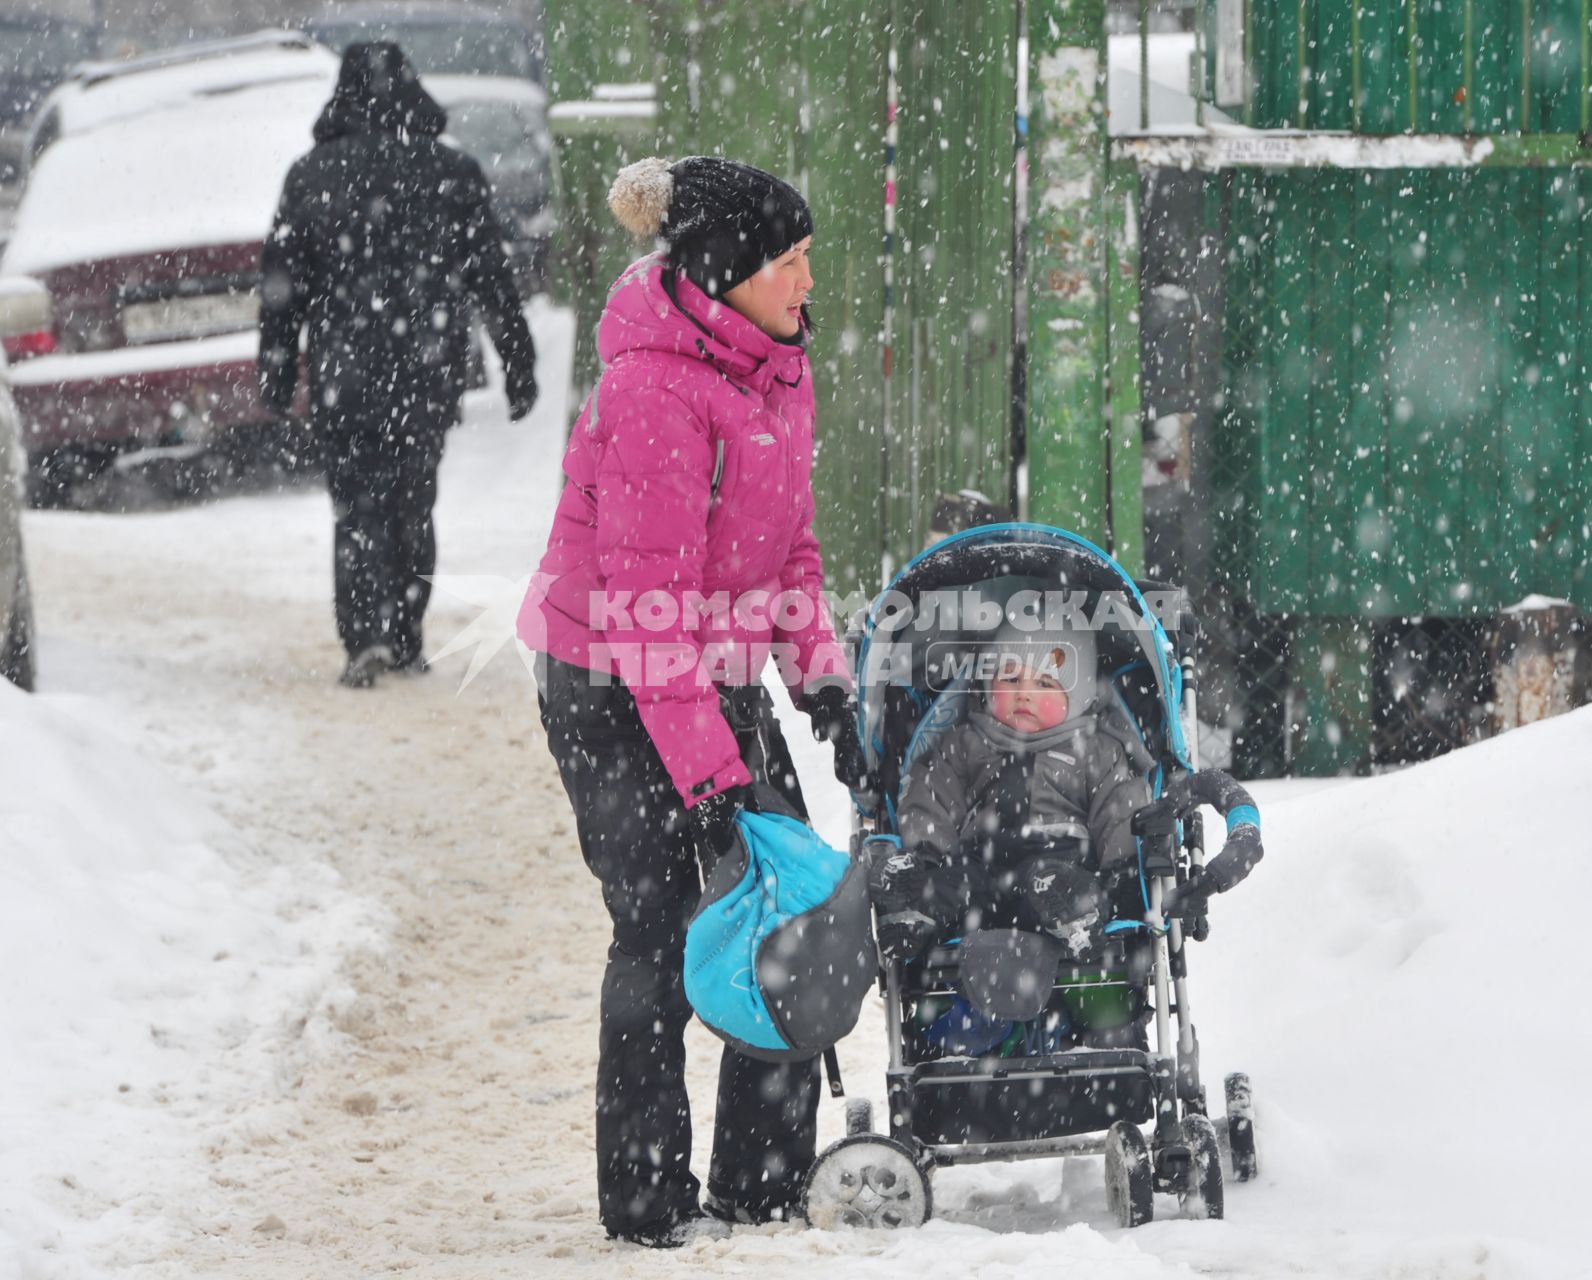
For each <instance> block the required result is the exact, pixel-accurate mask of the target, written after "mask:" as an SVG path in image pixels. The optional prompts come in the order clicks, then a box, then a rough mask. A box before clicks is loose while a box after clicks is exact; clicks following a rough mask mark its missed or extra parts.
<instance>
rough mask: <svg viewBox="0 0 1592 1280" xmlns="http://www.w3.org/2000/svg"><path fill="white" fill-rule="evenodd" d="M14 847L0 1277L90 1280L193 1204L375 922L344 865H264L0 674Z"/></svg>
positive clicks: (2, 877)
mask: <svg viewBox="0 0 1592 1280" xmlns="http://www.w3.org/2000/svg"><path fill="white" fill-rule="evenodd" d="M64 701H65V702H66V703H67V704H68V705H70V704H72V703H73V702H74V701H75V700H64ZM82 705H83V708H84V712H85V714H90V713H92V704H88V703H84V704H82ZM0 847H3V854H0V1080H4V1081H5V1088H4V1090H3V1093H0V1115H3V1119H0V1275H4V1276H6V1277H7V1278H8V1280H24V1278H28V1277H55V1276H67V1275H70V1276H74V1277H75V1276H81V1275H84V1274H88V1273H87V1272H85V1270H84V1264H83V1261H82V1260H83V1258H84V1256H85V1255H87V1254H98V1255H100V1256H102V1257H103V1256H105V1251H106V1250H107V1249H108V1248H110V1247H111V1246H113V1245H114V1249H115V1252H116V1255H117V1257H118V1259H119V1260H126V1261H136V1260H138V1259H139V1258H140V1257H141V1256H146V1251H147V1252H153V1250H154V1249H155V1248H156V1246H157V1245H158V1243H159V1241H160V1240H161V1239H162V1237H163V1235H164V1233H165V1232H166V1231H167V1230H168V1229H169V1226H170V1224H171V1223H172V1221H173V1220H174V1219H178V1218H180V1217H181V1211H180V1210H178V1209H177V1208H176V1207H177V1206H183V1205H188V1206H192V1205H193V1204H194V1203H195V1200H196V1193H197V1192H198V1191H200V1190H201V1189H203V1187H204V1185H205V1161H204V1159H203V1157H202V1155H201V1148H202V1145H203V1142H204V1140H205V1138H206V1136H207V1134H208V1133H213V1132H215V1130H216V1127H217V1125H218V1123H219V1122H220V1121H221V1119H222V1117H223V1115H224V1114H225V1112H226V1110H227V1108H228V1106H229V1103H231V1102H232V1101H234V1100H236V1099H240V1098H243V1097H245V1096H254V1097H258V1096H259V1095H260V1094H261V1093H262V1092H264V1093H266V1094H269V1093H270V1092H271V1091H272V1090H274V1089H277V1088H280V1087H281V1086H282V1085H283V1084H284V1083H286V1081H285V1080H284V1079H283V1076H284V1074H285V1073H291V1072H292V1071H293V1069H294V1063H295V1062H297V1061H298V1060H299V1058H300V1052H299V1050H300V1047H301V1046H302V1045H303V1044H304V1043H305V1032H306V1026H307V1024H308V1030H309V1032H310V1034H311V1037H312V1038H313V1036H314V1035H317V1034H324V1031H325V1027H324V1021H323V1020H320V1019H315V1020H310V1019H311V1015H312V1014H314V1013H315V1011H316V1010H317V1009H318V1008H324V1007H325V1005H326V1002H328V1001H331V1000H335V999H338V998H340V994H341V993H340V992H339V990H338V989H337V988H336V987H335V986H334V985H333V983H334V978H333V975H334V972H335V969H336V965H337V962H338V959H339V955H340V946H341V945H343V944H348V943H350V942H352V941H354V940H355V939H362V938H366V937H368V936H369V935H368V933H367V923H366V918H365V916H364V910H363V908H362V907H360V906H359V905H358V904H356V903H355V902H354V901H352V900H351V899H349V898H347V897H346V896H345V895H343V894H342V893H341V892H340V891H339V890H338V888H337V887H336V884H335V877H334V876H333V874H332V873H331V872H330V871H329V870H326V869H324V868H321V867H318V866H316V865H314V864H308V865H302V864H301V865H299V866H297V867H294V868H292V869H291V870H289V869H288V868H285V867H281V866H276V867H270V866H267V865H265V864H264V862H263V861H261V860H260V859H258V858H256V857H255V856H254V855H253V854H252V852H251V851H250V850H248V849H246V848H244V847H242V845H241V842H240V840H239V838H238V837H237V835H236V833H235V832H234V831H232V830H231V829H230V828H229V827H228V826H227V825H226V824H225V823H223V822H222V821H221V820H220V819H219V818H218V817H216V816H215V815H214V814H212V813H211V812H209V811H208V810H207V809H205V808H204V807H202V806H201V805H199V804H198V803H196V802H195V801H194V800H192V799H191V798H190V797H189V796H188V795H187V794H186V793H185V792H184V791H183V790H182V789H180V788H179V787H178V786H177V785H176V784H175V783H174V782H173V781H172V779H171V778H170V777H169V776H168V775H167V774H166V773H164V772H163V771H162V770H161V769H159V768H158V767H156V766H155V765H153V764H151V763H150V762H149V761H148V760H147V759H145V758H144V757H143V756H142V755H141V754H140V753H139V752H137V751H135V750H132V749H129V748H128V747H126V746H123V745H120V744H119V743H117V742H116V741H114V740H113V739H112V738H111V737H110V736H109V735H107V734H106V733H105V732H104V731H103V730H102V729H100V728H98V727H96V726H94V725H91V724H90V723H88V722H87V721H85V720H81V719H78V718H75V716H74V714H72V713H71V712H70V711H69V710H66V709H63V707H62V706H61V705H58V703H57V700H52V699H46V698H30V697H28V696H27V695H24V694H22V693H20V692H19V691H17V690H15V689H14V688H12V686H10V685H9V684H6V683H5V682H4V681H0ZM190 1226H191V1224H190Z"/></svg>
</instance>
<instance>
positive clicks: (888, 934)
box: [868, 847, 940, 962]
mask: <svg viewBox="0 0 1592 1280" xmlns="http://www.w3.org/2000/svg"><path fill="white" fill-rule="evenodd" d="M927 891H928V869H927V868H926V867H925V866H924V865H923V862H922V859H921V858H920V857H919V856H918V855H917V854H916V853H915V852H914V851H913V850H911V849H902V848H899V847H898V848H895V849H894V850H891V851H889V852H886V851H885V850H884V849H879V850H877V851H875V855H874V856H872V857H871V858H870V860H869V863H868V896H869V897H870V898H872V899H873V905H874V910H875V912H876V913H877V914H878V918H879V929H878V943H879V954H880V956H881V957H883V958H884V959H885V960H896V961H901V962H905V961H907V960H913V959H916V958H917V957H918V956H920V955H922V954H923V952H924V951H926V950H928V948H929V947H930V946H931V945H932V944H933V942H934V940H935V937H936V936H937V935H938V933H939V928H940V927H939V924H938V923H937V922H936V921H935V920H934V918H933V917H932V916H930V915H928V914H927V913H926V912H925V911H924V910H923V904H924V901H925V898H926V895H927Z"/></svg>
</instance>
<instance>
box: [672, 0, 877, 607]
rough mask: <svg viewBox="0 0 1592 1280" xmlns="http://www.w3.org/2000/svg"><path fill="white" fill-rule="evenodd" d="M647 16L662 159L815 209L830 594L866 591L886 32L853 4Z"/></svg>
mask: <svg viewBox="0 0 1592 1280" xmlns="http://www.w3.org/2000/svg"><path fill="white" fill-rule="evenodd" d="M653 15H654V17H653V23H654V31H655V33H656V36H655V41H656V44H657V46H658V47H659V48H660V49H661V50H662V51H663V58H662V59H661V65H662V66H663V68H664V72H663V79H662V82H661V83H662V85H663V92H662V94H661V96H660V107H661V109H662V113H663V118H664V125H665V139H666V145H665V150H666V151H667V152H668V153H669V154H671V155H684V154H689V153H693V152H700V153H707V154H715V155H726V156H730V157H732V158H734V159H738V160H744V161H747V162H748V163H751V164H756V165H758V166H760V167H762V168H766V169H769V170H770V171H772V172H775V173H778V174H780V175H782V176H784V177H787V178H789V179H790V180H791V181H793V182H795V183H796V184H797V185H798V186H800V187H801V188H802V189H803V192H804V194H805V195H806V196H807V198H808V201H809V203H810V204H811V205H812V209H813V220H814V224H815V234H814V237H813V255H812V267H813V277H814V287H813V312H814V319H815V322H816V324H817V326H818V328H817V332H816V334H815V337H814V340H813V343H812V357H813V372H814V389H815V392H816V394H817V397H818V412H819V417H818V458H817V464H816V470H815V475H814V488H815V490H816V491H817V492H818V493H819V494H820V495H821V496H820V502H819V515H818V524H819V534H820V538H821V540H822V542H823V545H824V553H825V561H826V569H827V571H828V576H829V579H830V583H831V585H832V586H833V587H834V588H835V589H836V590H839V591H842V592H846V591H850V590H852V589H854V588H860V589H864V590H873V589H875V588H877V586H878V585H879V584H878V562H879V552H880V547H881V542H882V540H883V539H882V534H881V519H880V510H879V502H878V500H877V493H878V485H879V482H880V477H881V474H882V464H881V459H880V440H879V432H880V424H881V421H882V414H881V403H882V401H881V385H882V375H881V366H882V349H881V345H880V342H881V324H882V309H883V301H882V297H881V279H882V277H881V269H880V244H881V238H882V225H883V201H884V197H883V166H884V143H883V120H884V54H883V48H884V43H883V42H884V39H885V23H884V21H883V19H882V17H881V15H880V14H879V13H878V12H877V11H876V10H874V9H872V8H868V7H865V6H861V5H859V4H857V3H856V0H808V3H806V4H802V5H781V6H776V7H774V8H772V9H770V8H768V7H766V6H763V5H756V4H745V5H714V6H709V7H703V6H699V5H697V4H696V3H694V0H666V2H664V3H660V4H658V5H656V6H654V8H653ZM891 532H892V534H893V533H895V532H896V530H894V529H892V531H891Z"/></svg>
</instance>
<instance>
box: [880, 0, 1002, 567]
mask: <svg viewBox="0 0 1592 1280" xmlns="http://www.w3.org/2000/svg"><path fill="white" fill-rule="evenodd" d="M1014 14H1015V10H1014V9H1011V8H1009V7H1007V6H998V7H990V6H983V5H966V4H961V3H957V0H926V2H924V3H920V4H918V5H912V6H903V11H902V25H901V45H900V73H899V75H900V83H899V91H900V117H899V119H900V146H899V166H898V168H899V173H898V198H899V212H898V222H897V236H898V246H899V252H898V254H897V257H896V281H897V302H898V306H897V315H896V330H897V334H898V341H897V356H898V363H897V376H896V379H895V383H894V399H893V406H892V408H893V414H894V421H895V422H896V424H897V426H898V446H899V445H904V446H905V458H904V459H903V465H901V466H898V467H893V468H892V472H893V474H894V476H895V478H896V480H897V483H896V484H895V485H893V486H892V495H891V497H892V510H893V512H894V513H895V515H894V519H893V521H892V524H893V526H894V527H895V528H897V529H900V530H903V531H908V530H910V531H911V533H912V535H913V536H914V539H915V540H921V538H922V536H923V534H924V533H926V531H927V526H928V517H929V515H930V512H931V508H932V505H933V500H934V497H935V495H936V493H937V492H939V491H940V490H942V489H953V490H954V489H958V488H963V487H973V488H978V489H982V490H983V491H984V492H986V493H988V494H989V495H990V496H991V497H993V498H995V499H996V500H997V501H1004V500H1005V497H1006V491H1007V487H1008V476H1009V468H1010V421H1011V368H1010V356H1011V305H1012V295H1011V234H1012V232H1011V228H1012V189H1011V174H1012V136H1011V110H1012V105H1013V103H1014V102H1015V98H1016V88H1015V84H1014V79H1013V76H1014V72H1013V67H1014V49H1015V31H1014V29H1013V25H1012V23H1013V18H1014ZM906 549H909V550H910V549H915V548H906Z"/></svg>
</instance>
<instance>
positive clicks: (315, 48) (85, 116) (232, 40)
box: [24, 28, 327, 166]
mask: <svg viewBox="0 0 1592 1280" xmlns="http://www.w3.org/2000/svg"><path fill="white" fill-rule="evenodd" d="M306 55H307V56H306ZM326 66H327V63H326V57H325V54H324V52H323V51H322V46H320V45H318V44H317V43H316V42H315V41H314V40H312V39H311V38H310V37H309V36H306V35H304V34H303V33H301V32H298V31H284V30H277V29H274V28H268V29H266V30H262V31H256V32H253V33H251V34H249V35H241V36H229V37H227V38H225V39H221V40H208V41H203V42H197V41H196V42H194V43H192V44H185V45H180V46H178V47H177V48H174V49H166V50H160V51H157V52H154V53H149V54H145V55H144V56H142V57H138V58H132V59H123V60H121V61H117V62H83V63H79V64H78V65H77V66H76V67H74V68H72V71H71V73H70V74H69V75H67V76H66V78H65V79H63V80H62V81H61V83H59V84H58V85H56V86H55V88H54V89H52V90H51V91H50V93H49V94H48V96H46V97H45V98H44V100H43V101H42V102H40V103H39V106H38V110H37V111H36V112H35V113H34V115H33V117H32V121H31V123H30V124H29V127H28V130H27V135H26V142H25V148H24V149H25V152H26V155H25V158H24V162H25V163H26V164H27V165H30V166H31V165H32V163H33V162H34V161H35V160H37V159H38V157H39V155H40V154H41V153H42V152H43V151H44V150H45V149H46V148H48V147H49V146H50V145H51V144H52V143H55V142H57V141H59V140H60V139H61V138H63V137H66V136H68V135H70V134H74V133H82V132H84V131H85V130H87V129H92V128H94V127H95V126H97V125H101V124H106V123H108V122H110V121H113V120H126V119H129V118H131V117H132V116H136V115H142V114H144V113H145V112H149V111H159V110H161V109H163V108H166V107H173V106H182V105H184V104H186V103H188V102H191V101H192V100H194V99H196V98H198V99H203V98H207V97H213V96H216V95H220V94H227V93H232V92H234V91H236V90H237V89H238V88H239V87H240V86H244V85H250V86H257V85H263V84H279V83H282V82H285V81H292V80H298V79H302V78H305V77H313V78H315V79H316V80H317V81H321V80H324V79H325V77H326Z"/></svg>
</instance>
